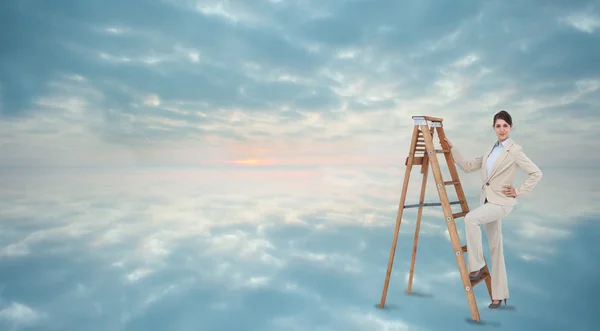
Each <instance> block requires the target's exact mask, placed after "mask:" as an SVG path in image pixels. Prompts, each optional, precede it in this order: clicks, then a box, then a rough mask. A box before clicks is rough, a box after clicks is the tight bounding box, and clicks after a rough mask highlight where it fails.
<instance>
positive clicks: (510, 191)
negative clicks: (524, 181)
mask: <svg viewBox="0 0 600 331" xmlns="http://www.w3.org/2000/svg"><path fill="white" fill-rule="evenodd" d="M502 192H504V195H506V196H507V197H511V198H516V197H517V191H516V190H515V188H514V187H512V186H511V185H502Z"/></svg>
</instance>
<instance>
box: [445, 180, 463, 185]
mask: <svg viewBox="0 0 600 331" xmlns="http://www.w3.org/2000/svg"><path fill="white" fill-rule="evenodd" d="M458 184H460V181H458V180H451V181H447V182H444V185H458Z"/></svg>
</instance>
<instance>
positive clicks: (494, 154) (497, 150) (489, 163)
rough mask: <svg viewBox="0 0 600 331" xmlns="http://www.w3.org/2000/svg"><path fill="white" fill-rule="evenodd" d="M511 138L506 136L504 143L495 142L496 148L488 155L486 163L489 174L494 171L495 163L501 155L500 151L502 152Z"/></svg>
mask: <svg viewBox="0 0 600 331" xmlns="http://www.w3.org/2000/svg"><path fill="white" fill-rule="evenodd" d="M509 140H510V138H506V140H504V141H503V142H502V143H499V142H497V141H496V143H495V144H494V149H492V152H491V153H490V156H488V159H487V164H486V165H487V175H488V176H489V175H490V173H491V172H492V168H493V167H494V163H496V160H498V156H500V153H502V150H503V149H504V146H505V145H506V143H507V142H508V141H509Z"/></svg>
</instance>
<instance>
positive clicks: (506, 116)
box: [492, 110, 512, 126]
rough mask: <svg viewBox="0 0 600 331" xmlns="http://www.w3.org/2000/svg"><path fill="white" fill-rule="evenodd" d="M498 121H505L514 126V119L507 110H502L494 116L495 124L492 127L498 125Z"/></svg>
mask: <svg viewBox="0 0 600 331" xmlns="http://www.w3.org/2000/svg"><path fill="white" fill-rule="evenodd" d="M497 120H504V121H506V123H508V125H510V126H512V117H511V116H510V114H509V113H508V112H507V111H506V110H501V111H499V112H497V113H496V115H494V124H492V125H496V121H497Z"/></svg>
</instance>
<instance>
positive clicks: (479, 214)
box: [446, 110, 542, 309]
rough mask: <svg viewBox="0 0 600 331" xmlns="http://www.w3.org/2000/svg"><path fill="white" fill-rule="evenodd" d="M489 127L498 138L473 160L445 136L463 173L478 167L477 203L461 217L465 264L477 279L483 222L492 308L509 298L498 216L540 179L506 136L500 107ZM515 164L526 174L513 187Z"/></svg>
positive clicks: (506, 126) (481, 262)
mask: <svg viewBox="0 0 600 331" xmlns="http://www.w3.org/2000/svg"><path fill="white" fill-rule="evenodd" d="M493 128H494V131H496V136H497V137H498V140H497V141H496V143H495V144H494V145H493V146H491V147H490V149H489V150H486V153H485V154H484V155H483V156H479V157H477V158H475V159H473V160H465V159H463V157H462V155H461V154H460V152H459V151H458V150H457V148H456V147H454V146H453V145H452V143H451V142H450V141H449V140H448V139H447V138H446V142H447V143H448V146H449V147H450V149H451V151H452V155H453V156H454V162H455V163H456V164H457V165H458V166H459V167H460V168H461V169H462V170H463V171H464V172H467V173H469V172H472V171H475V170H482V172H481V174H482V177H481V178H482V183H483V184H482V186H481V193H480V204H481V206H479V207H477V208H476V209H474V210H472V211H470V212H469V213H468V214H467V215H466V216H465V232H466V240H467V257H468V259H467V265H468V269H469V272H470V273H469V277H470V278H471V280H472V281H475V280H477V279H478V278H479V277H480V276H481V271H482V269H483V268H484V267H485V260H484V258H483V247H482V237H481V228H480V226H481V225H483V226H484V227H485V232H486V234H487V237H488V241H489V245H490V253H491V256H492V267H491V269H492V271H491V274H492V303H491V304H490V305H489V308H492V309H494V308H498V307H500V303H501V302H502V300H504V304H506V300H507V299H508V297H509V292H508V281H507V277H506V265H505V263H504V252H503V243H502V223H501V222H502V218H504V217H506V216H507V215H508V214H510V213H511V212H512V210H513V208H514V206H515V205H516V204H517V198H520V197H523V196H525V195H526V194H527V193H529V192H531V190H532V189H533V188H534V187H535V186H536V185H537V183H538V182H539V181H540V179H541V178H542V172H541V171H540V169H539V168H538V166H537V165H535V163H533V162H532V161H531V160H530V159H529V158H528V157H527V156H526V155H525V153H524V152H523V148H522V147H521V146H519V145H517V144H516V143H515V142H514V141H513V140H512V139H511V138H510V136H509V133H510V129H511V128H512V118H511V116H510V114H508V113H507V112H506V111H504V110H502V111H500V112H498V113H497V114H496V115H494V122H493ZM517 167H520V168H521V169H523V170H524V171H525V172H527V174H528V177H527V180H526V181H525V182H524V183H523V184H522V185H521V186H520V187H519V188H514V187H513V184H512V183H513V181H514V177H515V170H516V169H517Z"/></svg>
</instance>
